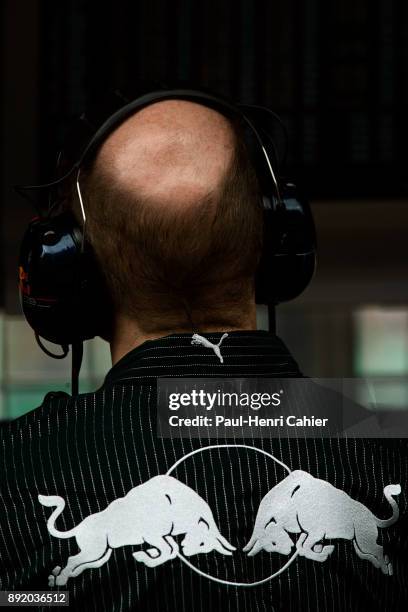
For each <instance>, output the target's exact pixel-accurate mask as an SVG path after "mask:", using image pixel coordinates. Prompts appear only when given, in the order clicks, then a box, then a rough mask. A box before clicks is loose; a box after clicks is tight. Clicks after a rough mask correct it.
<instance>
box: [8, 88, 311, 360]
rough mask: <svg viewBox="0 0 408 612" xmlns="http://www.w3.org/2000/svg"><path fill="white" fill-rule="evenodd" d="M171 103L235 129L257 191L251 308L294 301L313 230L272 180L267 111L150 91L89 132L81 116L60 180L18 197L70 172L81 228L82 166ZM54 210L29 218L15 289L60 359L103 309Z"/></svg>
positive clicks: (284, 186) (183, 92)
mask: <svg viewBox="0 0 408 612" xmlns="http://www.w3.org/2000/svg"><path fill="white" fill-rule="evenodd" d="M170 99H177V100H189V101H192V102H196V103H199V104H202V105H204V106H208V107H210V108H213V109H214V110H217V111H218V112H220V113H222V114H224V115H226V116H227V117H230V118H233V119H237V120H238V121H239V122H240V123H241V125H242V127H243V133H244V138H245V141H246V144H247V146H248V150H249V152H250V155H251V157H252V160H253V164H254V168H255V171H256V174H257V178H258V181H259V185H260V188H261V192H262V206H263V217H264V239H263V250H262V256H261V260H260V264H259V267H258V270H257V274H256V301H257V303H258V304H269V305H274V304H278V303H280V302H284V301H288V300H291V299H293V298H295V297H296V296H298V295H299V294H300V293H302V291H303V290H304V289H305V288H306V287H307V285H308V284H309V282H310V280H311V278H312V276H313V273H314V270H315V265H316V236H315V228H314V223H313V218H312V215H311V212H310V208H309V206H308V204H307V202H306V201H305V200H304V199H301V198H299V197H298V196H297V194H296V188H295V186H294V185H293V184H292V183H289V182H286V181H285V180H283V179H282V178H280V177H278V176H277V174H276V172H277V165H278V160H277V154H276V148H275V145H274V139H273V137H272V135H271V122H272V121H275V123H276V121H280V120H279V118H278V117H277V116H276V115H275V114H274V113H273V112H272V111H270V110H268V109H266V108H263V107H257V106H248V105H236V104H233V103H231V102H229V101H227V100H225V99H223V98H220V97H218V96H215V95H212V94H210V93H206V92H204V91H198V90H192V89H167V90H161V91H154V92H151V93H148V94H145V95H142V96H140V97H138V98H136V99H135V100H133V101H131V102H129V103H127V104H125V105H123V98H122V99H120V102H121V106H120V108H118V109H117V110H115V112H113V114H110V116H108V118H107V119H106V120H105V121H103V122H102V124H101V123H100V124H99V127H98V128H97V129H96V131H95V128H94V127H93V126H89V122H88V121H87V118H86V117H85V116H83V117H82V122H83V125H86V126H88V127H90V128H91V131H92V132H93V135H92V136H91V138H90V139H89V137H88V141H87V143H86V144H85V146H83V147H82V149H81V150H80V152H79V154H78V153H77V157H76V161H74V163H73V164H72V165H71V167H70V168H69V170H68V172H67V173H65V174H64V175H63V176H62V177H60V178H58V179H57V180H55V181H53V182H52V183H47V184H45V185H32V186H25V187H20V188H18V190H19V191H20V192H23V191H27V190H30V189H47V190H48V193H50V190H53V189H55V188H56V187H58V185H61V184H62V183H63V182H64V181H65V180H66V179H68V178H69V177H72V176H73V174H74V173H75V174H76V181H75V183H76V185H75V186H76V188H77V194H78V198H79V201H80V204H81V210H82V214H83V222H84V224H85V220H86V211H85V210H84V207H83V203H82V196H81V190H80V185H79V179H80V171H81V168H82V167H83V166H84V164H85V162H87V161H88V160H89V159H90V158H91V157H92V155H93V154H95V153H96V151H97V149H98V147H99V146H100V145H101V144H102V142H103V141H104V140H105V139H106V137H107V136H108V134H110V133H111V132H112V131H113V130H114V129H115V128H116V127H117V126H118V125H119V124H120V123H122V122H123V121H124V120H125V119H126V118H127V117H129V116H130V115H132V114H133V113H135V112H136V111H138V110H140V109H141V108H143V107H145V106H148V105H149V104H153V103H155V102H159V101H162V100H170ZM280 123H281V122H280ZM281 125H282V124H281ZM56 204H58V202H57V203H56ZM54 210H55V204H54V205H53V206H52V207H51V209H50V210H49V211H48V213H47V214H45V215H43V214H42V215H40V216H37V217H35V218H34V219H33V220H32V221H31V222H30V224H29V226H28V229H27V231H26V232H25V235H24V238H23V242H22V246H21V250H20V260H19V287H20V297H21V303H22V309H23V312H24V315H25V317H26V319H27V321H28V323H29V324H30V325H31V327H32V328H33V329H34V331H35V333H36V337H37V340H38V341H39V343H40V345H41V346H42V348H44V350H46V352H47V353H48V354H51V353H49V351H48V350H47V349H45V347H43V345H42V344H41V340H40V338H44V339H46V340H49V341H51V342H53V343H55V344H59V345H61V346H62V347H63V353H62V355H61V357H63V356H65V355H66V354H67V352H68V348H67V347H68V345H72V346H73V347H74V346H78V345H79V344H81V343H82V342H83V341H84V340H88V339H90V338H93V337H94V336H97V335H103V332H104V329H106V325H107V319H108V318H109V313H110V306H109V296H108V294H107V292H106V289H105V287H104V281H103V274H102V273H101V271H100V269H99V267H98V265H97V264H96V261H95V260H94V256H93V253H92V249H91V248H90V246H89V245H88V244H87V242H86V240H85V239H84V233H83V228H81V227H79V225H78V222H77V221H76V220H75V218H74V216H73V214H71V213H67V212H60V213H57V214H53V213H54ZM51 355H52V356H55V357H57V355H53V354H51Z"/></svg>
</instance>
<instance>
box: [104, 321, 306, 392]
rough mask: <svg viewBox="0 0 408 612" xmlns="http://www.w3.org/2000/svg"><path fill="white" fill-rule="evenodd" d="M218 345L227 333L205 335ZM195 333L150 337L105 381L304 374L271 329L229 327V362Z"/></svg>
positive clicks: (226, 347) (226, 354)
mask: <svg viewBox="0 0 408 612" xmlns="http://www.w3.org/2000/svg"><path fill="white" fill-rule="evenodd" d="M201 335H202V336H204V337H205V338H206V339H207V340H209V341H210V342H211V343H213V344H217V343H218V342H219V341H220V339H221V337H222V335H223V332H209V333H205V332H203V333H202V334H201ZM192 336H193V334H192V333H181V334H170V335H168V336H164V337H161V338H157V339H154V340H147V341H146V342H143V344H141V345H139V346H138V347H136V348H134V349H133V350H131V351H130V352H129V353H127V354H126V355H125V356H124V357H122V358H121V359H120V360H119V361H118V362H117V363H116V364H115V365H114V366H113V367H112V368H111V370H110V371H109V372H108V374H107V376H106V378H105V383H104V384H105V385H108V384H112V383H116V382H132V381H134V382H147V381H152V380H153V379H155V378H159V377H173V376H176V377H197V376H198V377H216V376H218V377H225V376H227V377H251V376H255V377H288V376H290V377H292V376H295V377H300V376H302V374H301V373H300V371H299V367H298V365H297V363H296V361H295V360H294V359H293V357H292V356H291V354H290V353H289V351H288V349H287V348H286V346H285V344H284V343H283V342H282V340H280V338H278V337H277V336H276V335H275V334H273V333H271V332H268V331H261V330H256V331H254V330H250V331H234V332H228V336H227V337H226V338H224V339H223V341H222V345H221V347H220V350H221V354H222V357H223V363H221V362H220V360H219V358H218V357H217V355H216V354H215V352H214V350H213V349H212V348H211V347H206V346H203V345H200V344H198V345H197V344H192V342H191V341H192Z"/></svg>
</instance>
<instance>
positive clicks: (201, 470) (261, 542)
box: [0, 331, 408, 612]
mask: <svg viewBox="0 0 408 612" xmlns="http://www.w3.org/2000/svg"><path fill="white" fill-rule="evenodd" d="M204 335H205V336H206V337H207V338H208V339H209V340H210V341H211V342H213V343H215V342H218V340H219V339H220V337H221V334H218V333H211V334H204ZM222 355H223V359H224V363H220V360H219V359H218V358H217V357H216V355H215V354H214V352H213V350H212V349H211V348H206V347H204V346H201V345H192V344H191V334H179V335H171V336H166V337H164V338H160V339H158V340H153V341H148V342H145V343H144V344H142V345H141V346H139V347H138V348H136V349H134V350H132V351H131V352H130V353H128V354H127V355H126V356H125V357H123V358H122V359H121V360H120V361H119V362H118V363H117V364H116V365H115V366H114V367H113V368H112V369H111V371H110V372H109V373H108V375H107V377H106V379H105V382H104V384H103V386H102V387H101V388H100V389H99V390H97V391H96V392H93V393H87V394H82V395H79V396H77V397H74V398H71V397H69V396H67V395H66V394H63V393H61V394H49V395H48V396H47V397H46V398H45V400H44V403H43V405H42V406H41V407H39V408H37V409H36V410H33V411H32V412H30V413H28V414H26V415H25V416H23V417H21V418H20V419H18V420H16V421H14V422H12V423H9V424H7V425H3V426H2V429H1V433H0V441H1V449H0V465H1V478H0V494H1V497H0V588H1V589H3V590H14V589H25V590H28V589H31V590H32V589H40V590H47V589H49V590H58V589H61V590H69V592H70V601H71V605H70V609H72V610H80V611H82V610H86V611H88V610H89V611H93V610H95V612H100V611H105V610H106V611H109V612H110V611H117V612H119V611H125V610H143V611H144V610H146V611H149V610H155V611H160V612H165V611H166V610H169V611H177V612H190V611H194V612H196V611H197V612H204V611H205V612H207V611H208V610H209V609H211V610H215V611H218V610H220V611H221V610H222V611H223V612H224V611H225V612H227V611H231V612H233V611H234V612H235V611H243V612H244V611H245V612H250V611H251V612H252V611H253V612H260V611H265V612H271V611H275V610H276V611H278V610H279V611H285V612H287V611H298V610H311V611H312V610H313V611H317V610H320V611H322V612H326V611H331V610H333V611H337V610H338V611H346V610H347V611H353V610H359V611H360V610H381V611H389V612H391V611H398V610H407V609H408V606H407V602H408V510H407V491H408V458H407V447H406V442H405V441H403V440H391V441H379V440H373V439H372V440H367V439H366V440H363V439H355V440H350V439H349V440H339V439H290V440H288V439H283V438H280V439H270V440H269V439H265V438H264V439H251V440H248V439H246V440H233V441H231V440H230V439H229V440H227V441H225V442H226V444H229V445H231V443H233V444H236V446H237V447H236V448H233V447H231V446H226V447H224V448H220V447H219V446H218V447H217V448H212V449H210V448H205V447H209V446H211V445H213V440H211V439H208V438H207V439H204V438H201V439H185V438H184V439H162V438H158V437H157V435H156V384H157V378H158V377H187V376H188V377H206V378H209V377H268V378H270V377H282V378H283V377H300V376H301V374H300V372H299V369H298V366H297V364H296V362H295V361H294V360H293V358H292V357H291V355H290V354H289V352H288V350H287V349H286V347H285V346H284V344H283V343H282V342H281V341H280V340H279V339H278V338H277V337H276V336H274V335H272V334H270V333H268V332H264V331H257V332H254V331H251V332H245V331H243V332H231V333H230V334H229V336H228V337H227V338H226V339H225V340H224V341H223V344H222ZM328 397H329V396H328ZM217 444H218V445H220V440H217ZM239 445H241V446H239ZM248 447H249V448H248ZM198 449H202V450H200V451H199V450H198ZM194 450H197V452H196V453H195V454H194V453H192V451H194ZM189 453H192V454H191V455H189V457H188V458H187V459H185V460H184V461H182V462H181V463H180V464H179V466H178V467H177V468H176V469H175V470H174V471H173V472H172V474H171V477H170V476H168V475H166V474H167V472H168V471H169V469H170V468H171V466H172V465H174V464H175V463H176V462H177V461H178V460H180V459H182V458H183V457H185V456H186V455H188V454H189ZM271 456H272V459H271ZM282 466H287V467H288V468H289V470H292V474H291V478H293V479H295V481H294V484H293V485H291V482H292V481H290V480H288V478H287V477H288V471H287V470H286V471H285V468H284V467H282ZM297 470H301V472H297ZM157 477H159V478H157ZM312 477H314V479H313V478H312ZM285 478H286V480H285ZM296 478H298V479H299V481H298V482H297V481H296ZM316 479H317V480H316ZM280 483H283V484H280ZM328 483H330V485H332V487H330V486H329V484H328ZM398 484H400V486H401V493H400V494H399V495H398V494H397V495H394V499H395V500H396V502H397V505H398V508H399V512H400V516H399V518H398V520H397V521H396V522H394V524H392V525H389V526H385V524H382V523H381V525H380V526H379V525H377V523H375V521H374V519H373V518H372V517H373V516H375V517H378V518H379V520H380V521H381V520H386V519H388V518H389V517H390V516H391V514H392V512H393V509H392V504H391V502H390V500H389V499H388V500H387V499H386V497H385V496H384V488H385V487H387V486H388V485H398ZM277 486H279V487H280V488H279V489H277V488H276V487H277ZM285 487H286V488H285ZM313 487H315V488H313ZM316 487H317V488H316ZM334 487H335V488H336V489H334ZM272 490H273V491H274V494H273V495H274V497H273V498H271V500H272V501H271V502H268V503H270V507H271V508H273V512H272V511H271V512H269V510H268V512H269V514H268V516H267V517H266V515H264V516H263V517H262V516H261V519H262V520H261V522H260V523H259V524H258V532H257V534H256V535H257V538H255V540H256V541H257V542H258V544H256V547H257V548H256V547H254V545H253V543H252V553H254V554H252V555H248V550H247V551H245V552H244V551H243V548H244V547H245V545H246V544H248V542H249V541H250V539H251V537H252V535H253V532H254V526H255V524H256V520H257V514H258V510H259V508H260V505H261V502H262V500H263V499H264V498H265V496H266V495H267V494H268V492H270V491H272ZM129 492H131V493H130V494H129ZM333 492H335V493H336V495H334V493H333ZM394 493H395V490H394ZM127 494H129V495H127ZM39 495H41V496H43V497H42V498H41V499H42V502H41V503H40V501H39V499H38V496H39ZM333 495H334V496H333ZM125 496H127V497H125ZM268 499H269V498H268ZM62 500H64V501H65V506H64V503H63V501H62ZM115 500H117V501H116V502H115ZM353 500H354V503H353ZM112 502H113V503H112ZM393 503H394V502H393ZM282 504H284V505H282ZM394 505H395V503H394ZM296 508H297V510H296ZM339 509H341V512H340V511H339ZM343 510H344V511H343ZM209 511H210V513H211V512H212V518H211V516H210V514H209ZM52 513H53V517H51V514H52ZM285 513H286V514H285ZM343 515H344V521H343V518H342V517H343ZM50 517H51V519H50ZM265 517H266V518H265ZM287 517H288V518H287ZM212 520H213V521H214V522H215V523H214V524H213V523H212ZM47 521H48V524H49V525H50V524H51V527H50V528H49V527H47ZM285 521H286V522H285ZM288 521H289V522H288ZM290 521H292V523H290ZM293 521H294V522H293ZM373 521H374V522H373ZM261 523H262V524H261ZM343 523H344V524H343ZM330 524H331V525H332V527H331V528H330ZM333 525H334V528H335V529H337V533H334V532H333ZM330 529H331V531H330ZM319 530H320V531H319ZM347 530H348V531H347ZM64 532H69V533H64ZM314 533H320V535H321V538H320V540H319V541H317V540H316V542H315V543H314V544H313V542H312V543H311V542H310V538H312V537H313V534H314ZM316 537H317V536H316ZM288 538H290V539H291V540H292V543H293V546H292V548H291V549H290V552H289V550H286V551H285V550H283V549H284V548H285V546H286V545H287V544H288V541H289V543H290V545H291V544H292V543H291V542H290V540H288ZM308 538H309V541H308ZM377 538H378V540H377ZM315 539H316V538H315ZM201 540H202V541H201ZM255 540H254V541H255ZM297 541H298V542H299V541H301V542H302V546H301V547H300V548H299V551H298V549H297V548H296V542H297ZM308 543H309V544H310V543H311V544H313V546H311V547H309V548H308V551H309V552H308V553H307V554H305V551H306V548H307V546H308ZM228 546H229V548H228ZM376 546H377V548H375V547H376ZM197 547H201V550H203V552H202V554H198V552H197V551H198V548H197ZM207 547H209V549H208V550H207ZM214 547H215V548H214ZM268 547H269V549H270V550H268ZM276 547H278V548H279V547H281V552H277V551H276ZM282 547H283V548H282ZM296 551H298V552H296ZM177 553H178V554H177ZM181 556H182V557H183V559H181ZM292 557H293V559H292ZM291 559H292V560H291ZM378 559H380V562H378ZM381 559H383V560H384V559H385V561H381ZM381 563H382V564H383V565H381ZM384 563H385V565H384ZM388 563H389V564H392V568H393V571H392V572H391V570H390V571H389V572H388V573H387V568H388V565H387V564H388ZM384 568H385V571H384ZM61 572H62V573H61ZM64 572H65V574H64ZM391 573H392V575H390V574H391ZM59 575H61V576H65V577H66V576H68V578H67V579H66V580H65V582H66V584H65V585H63V584H62V585H58V576H59ZM271 576H273V577H272V578H270V577H271ZM49 581H50V582H49ZM226 583H229V584H226ZM231 583H235V584H231ZM250 583H252V584H250ZM253 583H260V584H258V585H254V584H253ZM49 585H50V586H49Z"/></svg>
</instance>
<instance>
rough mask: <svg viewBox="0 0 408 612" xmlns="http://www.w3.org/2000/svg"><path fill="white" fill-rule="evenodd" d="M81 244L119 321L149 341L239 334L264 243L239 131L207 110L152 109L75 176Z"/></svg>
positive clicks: (171, 104)
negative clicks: (172, 334)
mask: <svg viewBox="0 0 408 612" xmlns="http://www.w3.org/2000/svg"><path fill="white" fill-rule="evenodd" d="M81 187H82V192H83V197H84V203H85V209H86V213H87V225H86V237H87V239H88V240H89V242H90V243H91V245H92V246H93V249H94V251H95V253H96V257H97V259H98V261H99V262H100V264H101V266H102V269H103V271H104V274H105V277H106V282H107V286H108V288H109V290H110V292H111V294H112V298H113V303H114V308H115V311H116V313H117V314H119V315H122V316H125V317H126V318H128V319H129V318H130V319H135V320H137V322H138V326H139V328H140V329H142V330H143V331H145V332H146V333H150V332H154V331H156V330H160V329H166V330H167V329H175V330H177V329H183V328H184V329H186V328H189V327H190V324H189V319H190V318H191V320H192V321H193V322H194V325H195V327H196V328H198V329H200V328H201V329H204V328H207V329H210V328H217V327H219V328H225V329H227V328H233V327H239V326H240V325H241V323H242V321H244V320H245V317H246V316H247V314H248V309H249V308H251V307H252V308H253V303H254V274H255V271H256V267H257V264H258V261H259V256H260V251H261V245H262V210H261V207H260V194H259V187H258V182H257V179H256V175H255V172H254V170H253V168H252V166H251V163H250V160H249V157H248V153H247V150H246V147H245V145H244V142H243V140H242V138H241V136H240V130H239V129H238V128H237V127H236V126H235V125H233V123H232V122H230V121H229V120H228V119H227V118H226V117H224V116H223V115H221V114H219V113H217V112H216V111H214V110H212V109H210V108H207V107H205V106H202V105H199V104H196V103H192V102H187V101H182V100H167V101H162V102H157V103H155V104H152V105H150V106H148V107H145V108H144V109H142V110H140V111H138V112H137V113H135V114H134V115H133V116H132V117H130V118H129V119H127V120H126V121H125V122H124V123H122V124H121V125H120V126H119V127H118V128H117V129H116V130H115V131H114V132H113V133H112V134H111V135H110V136H109V137H108V138H107V139H106V140H105V142H104V143H103V145H102V146H101V147H100V149H99V151H98V154H97V156H96V157H95V159H94V161H93V162H92V164H91V166H90V167H89V168H88V169H86V170H85V172H84V173H83V174H82V175H81Z"/></svg>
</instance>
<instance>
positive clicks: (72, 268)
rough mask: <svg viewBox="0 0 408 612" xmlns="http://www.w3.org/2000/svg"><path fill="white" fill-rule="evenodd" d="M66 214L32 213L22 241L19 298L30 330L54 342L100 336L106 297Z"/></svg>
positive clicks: (78, 233) (105, 317)
mask: <svg viewBox="0 0 408 612" xmlns="http://www.w3.org/2000/svg"><path fill="white" fill-rule="evenodd" d="M81 241H82V235H81V230H80V229H79V228H78V226H77V224H76V222H75V219H74V217H73V215H72V214H70V213H63V214H61V215H58V216H56V217H53V218H48V219H41V218H38V217H37V218H35V219H33V221H32V222H31V223H30V225H29V227H28V229H27V231H26V233H25V235H24V238H23V242H22V246H21V250H20V259H19V287H20V299H21V305H22V309H23V312H24V315H25V317H26V319H27V321H28V323H29V324H30V326H31V327H32V328H33V329H34V331H35V332H36V333H37V334H38V335H39V336H41V337H42V338H44V339H45V340H49V341H50V342H54V343H55V344H73V343H76V342H81V341H83V340H88V339H90V338H93V337H94V336H96V335H101V334H102V333H103V330H104V329H106V328H107V321H108V320H109V302H108V300H107V297H106V295H105V292H104V290H103V287H104V284H103V281H102V279H101V274H100V272H99V270H98V268H97V266H96V262H95V261H94V257H93V255H92V253H91V252H90V250H89V249H88V250H85V252H82V250H81Z"/></svg>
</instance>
